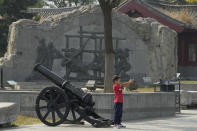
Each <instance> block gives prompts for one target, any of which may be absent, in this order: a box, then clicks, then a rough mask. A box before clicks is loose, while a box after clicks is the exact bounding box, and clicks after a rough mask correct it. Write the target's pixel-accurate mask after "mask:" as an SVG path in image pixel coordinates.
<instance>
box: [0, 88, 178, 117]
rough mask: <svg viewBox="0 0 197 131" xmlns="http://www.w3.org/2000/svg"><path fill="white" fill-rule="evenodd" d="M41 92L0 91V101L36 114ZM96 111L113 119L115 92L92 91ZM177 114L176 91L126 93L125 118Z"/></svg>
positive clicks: (26, 112)
mask: <svg viewBox="0 0 197 131" xmlns="http://www.w3.org/2000/svg"><path fill="white" fill-rule="evenodd" d="M38 93H39V92H34V91H0V101H7V102H15V103H17V104H18V107H17V112H18V113H20V114H24V115H30V116H36V112H35V101H36V97H37V95H38ZM92 94H93V99H94V100H95V102H96V104H95V109H96V112H97V113H98V114H99V115H101V116H103V117H105V118H109V119H113V106H114V104H113V98H114V94H113V93H108V94H101V93H92ZM174 115H175V94H174V93H162V92H158V93H128V94H124V108H123V120H133V119H141V118H150V117H166V116H174Z"/></svg>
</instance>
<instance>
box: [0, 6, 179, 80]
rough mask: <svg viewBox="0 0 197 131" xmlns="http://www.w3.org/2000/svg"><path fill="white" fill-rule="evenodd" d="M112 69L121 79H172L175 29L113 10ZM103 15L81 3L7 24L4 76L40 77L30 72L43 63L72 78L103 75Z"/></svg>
mask: <svg viewBox="0 0 197 131" xmlns="http://www.w3.org/2000/svg"><path fill="white" fill-rule="evenodd" d="M112 19H113V44H114V52H115V71H116V73H117V74H119V75H121V76H122V77H123V78H124V79H129V78H130V77H132V78H136V79H142V77H144V76H149V77H152V78H153V79H154V80H158V79H160V78H162V79H171V78H172V77H174V76H175V73H176V70H177V34H176V33H175V32H174V31H173V30H171V29H169V28H168V27H166V26H163V25H161V24H160V23H158V22H157V21H155V20H153V19H150V18H146V19H144V18H137V19H132V18H129V17H128V16H126V15H124V14H120V13H119V12H116V11H113V18H112ZM103 30H104V29H103V15H102V12H101V10H100V8H99V7H96V6H93V7H92V6H86V7H82V8H80V9H78V10H74V11H72V12H67V13H62V14H60V15H57V16H52V17H49V18H47V19H45V20H44V21H43V22H41V23H38V22H35V21H32V20H19V21H17V22H14V23H13V24H12V25H11V26H10V34H9V37H10V38H9V47H8V51H7V53H6V54H5V57H4V58H1V59H0V66H1V67H3V68H4V72H5V80H11V79H12V80H15V81H34V80H43V78H42V76H40V75H39V74H37V73H35V72H33V71H32V70H33V67H34V65H35V63H42V64H43V65H45V66H47V67H48V68H49V69H51V70H53V71H54V72H56V73H57V74H59V75H61V76H62V77H65V79H71V80H82V81H83V80H87V79H103V76H104V75H103V73H104V66H103V65H104V59H103V58H104V54H103V50H104V48H103V47H104V45H103V44H104V40H103V39H104V35H103Z"/></svg>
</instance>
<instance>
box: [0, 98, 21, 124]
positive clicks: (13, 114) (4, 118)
mask: <svg viewBox="0 0 197 131" xmlns="http://www.w3.org/2000/svg"><path fill="white" fill-rule="evenodd" d="M17 114H18V113H17V104H15V103H8V102H0V125H8V124H9V123H11V122H13V121H15V120H16V119H17Z"/></svg>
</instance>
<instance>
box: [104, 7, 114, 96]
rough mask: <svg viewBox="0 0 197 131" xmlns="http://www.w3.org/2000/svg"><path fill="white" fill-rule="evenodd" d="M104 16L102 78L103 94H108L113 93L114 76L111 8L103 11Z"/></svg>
mask: <svg viewBox="0 0 197 131" xmlns="http://www.w3.org/2000/svg"><path fill="white" fill-rule="evenodd" d="M103 14H104V35H105V36H104V37H105V77H104V92H105V93H110V92H112V91H113V87H112V84H113V82H112V76H113V75H114V53H113V41H112V8H109V7H106V8H104V9H103Z"/></svg>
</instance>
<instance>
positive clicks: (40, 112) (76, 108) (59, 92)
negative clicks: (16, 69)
mask: <svg viewBox="0 0 197 131" xmlns="http://www.w3.org/2000/svg"><path fill="white" fill-rule="evenodd" d="M34 70H35V71H38V72H39V73H41V74H42V75H43V76H44V77H46V78H47V79H49V80H50V81H51V82H53V83H54V84H55V85H57V87H55V86H53V87H46V88H44V89H43V90H41V92H40V93H39V95H38V96H37V98H36V105H35V109H36V113H37V116H38V118H39V119H40V120H41V122H43V123H44V124H46V125H48V126H58V125H60V124H62V123H64V122H65V121H70V122H72V123H79V122H81V121H82V120H84V121H87V122H88V123H90V124H92V126H94V127H109V126H111V125H112V124H113V121H112V120H109V119H105V118H102V117H101V116H99V115H98V114H97V113H95V111H94V108H93V107H94V104H95V102H94V101H93V99H92V95H91V94H90V93H86V92H84V91H83V90H82V89H80V88H75V87H74V86H73V85H72V84H71V83H70V82H69V81H66V80H64V79H63V78H61V77H60V76H58V75H56V74H55V73H53V72H52V71H50V70H49V69H47V68H46V67H44V66H43V65H41V64H37V65H36V66H35V67H34Z"/></svg>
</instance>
